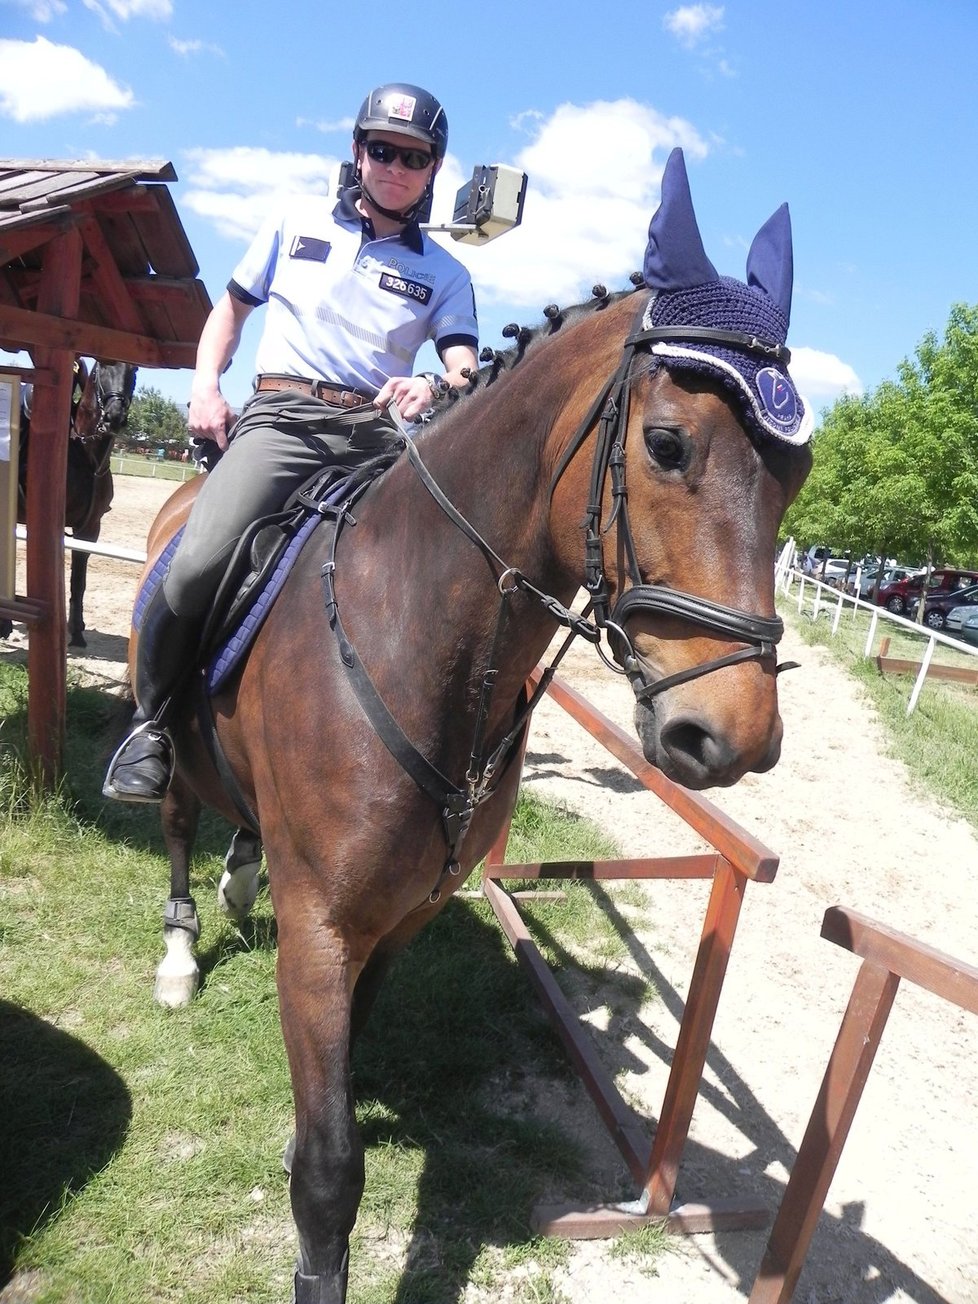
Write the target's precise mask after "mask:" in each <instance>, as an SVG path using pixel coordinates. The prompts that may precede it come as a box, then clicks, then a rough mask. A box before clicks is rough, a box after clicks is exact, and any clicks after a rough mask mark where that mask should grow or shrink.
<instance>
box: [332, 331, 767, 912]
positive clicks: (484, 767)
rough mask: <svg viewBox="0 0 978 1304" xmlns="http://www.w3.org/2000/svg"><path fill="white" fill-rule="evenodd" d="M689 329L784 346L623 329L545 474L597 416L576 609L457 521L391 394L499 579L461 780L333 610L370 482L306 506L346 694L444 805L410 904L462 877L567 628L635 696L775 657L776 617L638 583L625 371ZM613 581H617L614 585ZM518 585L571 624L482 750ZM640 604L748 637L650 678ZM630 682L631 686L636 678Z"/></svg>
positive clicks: (563, 462) (419, 470)
mask: <svg viewBox="0 0 978 1304" xmlns="http://www.w3.org/2000/svg"><path fill="white" fill-rule="evenodd" d="M691 336H692V337H695V338H698V339H701V340H707V341H709V342H711V343H718V344H726V345H730V344H734V345H735V346H736V347H737V348H741V349H747V350H748V351H750V352H760V353H763V354H764V356H766V357H768V358H770V357H774V358H777V359H778V360H782V359H784V360H786V358H787V349H785V348H784V347H783V346H782V345H778V344H770V343H766V342H764V341H761V340H758V339H757V338H756V337H754V336H752V335H747V334H744V333H742V332H738V331H725V330H716V331H713V330H709V331H707V330H704V329H702V328H699V327H697V328H686V327H683V328H678V327H656V328H653V329H650V330H642V331H639V332H638V333H637V334H633V335H631V336H629V338H628V339H626V341H625V344H624V355H623V357H622V360H621V363H620V364H619V367H618V369H617V371H616V372H615V374H614V375H613V376H612V377H611V379H610V380H609V381H608V382H607V384H606V385H605V386H604V387H603V388H602V390H601V392H600V393H599V394H598V395H597V397H596V398H595V399H594V402H593V403H592V404H591V407H590V408H589V410H588V412H587V415H586V416H585V418H584V420H583V422H582V423H581V425H580V427H579V429H578V430H577V433H576V434H575V436H574V438H573V439H572V440H571V441H570V443H569V444H568V445H567V447H566V449H565V450H564V453H563V455H562V456H561V458H560V461H559V463H558V465H557V468H556V470H555V472H554V475H553V478H552V480H551V483H550V496H551V499H552V498H553V493H554V490H555V489H556V487H557V484H558V483H559V481H560V479H561V477H562V476H563V474H564V472H565V471H566V470H567V467H568V466H569V465H570V463H571V461H572V460H573V458H574V456H575V455H576V453H577V452H578V451H579V450H580V449H581V447H582V446H583V445H584V443H585V442H586V441H587V439H588V438H589V436H590V435H591V432H592V431H593V430H594V429H595V426H598V427H599V430H598V437H597V442H596V446H595V452H594V459H593V462H592V466H591V483H590V491H589V495H588V505H587V511H586V516H585V522H584V529H585V547H584V572H585V576H584V582H585V587H586V589H587V591H588V593H589V594H590V601H589V603H588V606H587V608H586V610H585V611H584V612H583V613H582V614H578V613H577V612H574V611H572V610H570V609H569V608H568V607H566V606H565V605H564V604H563V603H562V602H560V601H559V600H558V599H557V598H555V597H553V596H551V595H549V594H547V593H544V592H542V591H541V590H540V589H538V588H536V587H535V586H534V585H533V584H532V583H531V582H530V581H529V580H528V579H527V577H526V576H525V575H524V574H523V573H522V572H521V571H520V570H519V569H518V568H517V567H514V566H509V565H507V563H506V562H505V561H504V560H503V559H502V557H500V556H499V554H498V553H497V552H496V551H495V550H494V549H493V548H492V546H491V545H490V544H489V543H487V541H486V540H485V539H484V538H483V537H482V536H481V535H480V534H479V532H478V531H477V530H476V529H475V527H474V526H473V525H472V524H471V522H469V521H468V520H466V518H465V517H464V516H463V515H462V514H461V512H459V510H458V509H457V508H456V507H455V505H454V504H453V503H452V502H451V501H450V500H449V499H448V498H447V497H446V495H445V494H444V492H443V491H442V489H441V488H440V486H439V485H438V484H437V483H436V481H435V480H434V479H433V477H432V476H431V473H430V472H429V471H428V468H427V467H426V466H425V464H424V462H423V460H422V458H421V454H420V453H419V452H418V450H417V448H416V446H415V443H414V440H413V438H412V437H411V432H410V431H408V430H407V428H406V427H405V426H404V424H403V422H402V421H401V418H400V416H399V414H398V411H397V408H396V406H395V405H394V404H393V403H391V404H390V405H389V406H388V412H389V414H390V416H391V419H392V420H393V422H394V424H395V425H396V426H398V428H399V429H400V430H401V432H402V434H403V435H404V447H405V454H406V456H407V460H408V462H409V463H410V465H411V467H412V469H413V470H414V472H415V474H416V475H417V476H418V478H419V479H420V481H421V483H422V484H423V485H424V487H425V489H426V490H427V491H428V493H429V494H430V495H431V497H432V498H433V499H434V501H435V503H437V505H438V506H439V508H440V509H441V510H442V511H443V512H444V513H445V515H446V516H447V517H448V518H449V519H450V520H451V521H452V522H453V524H454V525H455V526H456V527H457V528H458V529H459V530H461V532H462V533H463V534H464V535H465V536H466V537H467V538H468V539H469V540H470V541H471V542H472V543H473V544H474V545H475V546H476V547H477V548H478V549H479V551H480V552H481V553H482V555H483V556H484V558H485V559H486V561H487V562H488V564H489V567H490V569H491V571H492V573H493V575H494V578H495V582H496V588H497V590H498V592H499V595H500V603H499V609H498V612H497V617H496V626H495V632H494V634H493V636H492V641H491V645H490V648H489V652H488V660H487V662H486V665H485V668H484V670H483V672H482V683H481V689H480V694H479V704H478V707H477V710H476V715H475V721H474V724H473V737H472V744H471V747H470V753H469V764H468V769H467V771H466V774H465V778H464V781H463V783H461V784H458V783H456V782H454V781H453V780H451V779H449V778H448V777H447V776H445V775H444V774H442V773H441V772H440V771H439V770H438V769H437V768H436V767H435V766H434V765H432V763H431V762H430V761H429V760H428V759H427V758H426V757H425V756H424V755H423V754H422V753H421V752H420V751H419V750H418V749H417V748H416V747H415V746H414V744H413V743H412V742H411V740H410V739H409V738H407V737H406V736H405V734H404V733H403V731H402V730H401V728H400V726H399V724H398V723H397V720H396V719H395V718H394V716H393V714H392V713H391V711H390V708H389V707H388V706H387V704H386V702H385V701H384V700H383V698H382V696H381V695H380V693H379V692H378V690H377V688H376V686H375V685H374V683H373V681H372V680H371V678H370V675H369V673H368V671H367V669H366V667H365V666H364V664H363V662H362V661H361V660H360V657H359V655H358V654H357V651H356V649H355V647H354V646H353V644H352V642H351V641H350V639H349V636H348V635H347V633H346V631H345V629H344V627H343V622H342V620H341V618H340V611H339V604H338V602H337V598H336V590H335V583H334V577H335V572H336V549H337V543H338V540H339V536H340V533H341V530H342V528H343V526H344V525H345V524H348V523H355V519H356V518H355V517H354V516H353V515H352V513H351V508H352V506H353V504H354V502H355V500H356V497H357V496H358V495H359V493H361V492H363V491H364V490H365V489H366V488H367V485H366V484H364V485H362V486H361V487H360V489H359V490H358V491H357V494H356V495H354V497H352V498H351V497H349V496H348V497H346V498H345V499H340V500H337V499H333V500H331V501H324V502H321V503H319V504H315V505H314V506H315V510H317V511H318V512H320V513H321V514H322V515H323V516H324V517H326V518H327V519H328V520H329V521H330V522H331V524H332V538H331V542H330V545H329V550H328V559H327V561H326V562H325V563H324V564H323V566H322V568H321V579H322V584H323V597H324V603H325V607H326V613H327V617H328V619H329V623H330V626H331V627H332V629H333V632H334V634H335V635H336V638H337V642H338V645H339V652H340V659H341V661H342V663H343V666H344V668H345V669H346V672H347V675H348V676H349V679H350V683H351V685H352V687H353V690H354V693H355V694H356V696H357V699H358V700H359V702H360V705H361V707H362V708H363V710H364V712H365V714H366V715H367V718H368V719H369V720H370V722H371V724H372V725H373V728H374V730H375V731H376V733H377V735H378V736H379V738H380V739H381V741H382V742H383V743H384V745H385V746H386V747H387V749H388V751H389V752H390V753H391V755H392V756H393V757H394V758H395V759H396V760H397V761H398V762H399V764H400V765H401V767H402V768H403V769H404V770H405V771H406V772H407V773H408V774H409V775H410V776H411V778H412V779H413V780H414V782H415V783H416V784H417V785H418V787H419V788H420V789H421V790H422V791H423V792H425V793H426V794H427V795H428V796H429V797H430V798H431V799H432V800H433V801H434V802H435V803H436V804H437V805H438V806H439V807H440V808H441V817H442V827H443V831H444V835H445V841H446V843H447V846H448V854H447V857H446V860H445V862H444V865H443V867H442V871H441V873H440V875H439V878H438V881H437V882H436V884H435V887H434V889H433V891H432V892H431V893H430V895H429V897H428V898H427V900H426V901H425V902H423V903H422V905H421V906H419V907H418V909H423V908H424V907H425V906H426V905H428V904H432V903H434V902H436V901H438V900H439V898H440V896H441V891H442V885H443V883H444V882H445V880H446V879H448V878H450V877H457V876H458V875H459V873H460V868H459V854H460V850H461V846H462V842H463V841H464V839H465V836H466V834H467V832H468V829H469V825H470V823H471V820H472V816H473V814H474V812H475V810H476V809H477V807H478V806H480V805H481V804H482V803H483V802H484V801H487V800H488V799H489V798H490V797H491V796H492V795H493V793H494V792H495V790H496V788H497V787H498V785H499V782H500V780H501V779H502V776H503V775H504V774H505V773H506V771H507V769H508V767H509V765H510V764H511V762H512V761H513V760H514V758H515V757H516V756H517V755H518V754H519V743H520V740H521V738H522V736H523V733H524V731H525V729H526V726H527V723H528V721H529V718H530V716H531V715H532V713H533V710H534V709H535V707H536V705H537V704H538V702H539V701H540V700H541V698H542V697H543V695H544V693H545V692H546V691H547V688H548V687H549V685H550V683H551V681H552V679H553V676H554V674H555V672H556V669H557V665H558V663H559V662H560V660H561V659H562V657H563V656H564V653H565V652H566V651H567V649H568V647H569V646H570V644H571V642H572V641H573V640H574V638H576V637H578V636H582V637H584V638H585V639H587V641H588V642H591V643H594V644H595V645H596V647H597V648H598V650H599V652H600V651H601V647H600V644H601V637H602V633H603V632H604V631H607V633H608V636H609V642H610V644H611V649H612V654H613V656H614V658H615V661H616V662H617V663H618V664H617V665H613V663H612V662H611V661H607V658H604V659H605V660H606V661H607V664H609V665H612V668H613V669H615V670H620V671H621V673H624V674H627V675H628V676H629V678H630V679H631V681H632V685H633V688H635V692H636V695H637V696H638V698H639V699H640V700H642V699H645V698H651V697H654V696H655V695H656V694H658V693H661V692H664V691H665V690H666V689H667V688H671V687H673V686H674V685H676V684H680V683H685V682H686V681H687V680H690V679H696V678H698V677H699V676H700V675H706V674H710V673H711V672H712V671H714V670H719V669H721V668H722V667H723V666H730V665H735V664H738V663H739V662H741V661H749V660H750V661H753V660H762V659H764V658H767V657H771V658H773V657H774V655H775V651H774V649H775V646H776V645H777V643H778V642H779V641H780V639H781V637H782V635H783V633H784V625H783V623H782V621H781V620H780V619H778V618H777V617H774V618H769V617H767V616H757V615H753V614H751V613H749V612H744V611H739V610H737V609H736V608H733V607H725V606H722V605H721V604H720V603H717V602H712V601H710V600H709V599H708V598H701V597H697V596H695V595H694V594H691V593H683V592H681V591H680V590H678V589H669V588H665V587H663V586H661V585H654V584H644V583H643V582H642V578H641V571H640V569H639V565H638V559H637V553H636V549H635V543H634V538H633V535H632V530H631V526H630V524H629V519H628V502H627V494H626V490H625V437H626V433H627V429H628V407H629V390H630V380H629V376H630V373H631V369H632V366H633V362H634V358H635V354H636V352H637V351H638V350H639V349H640V348H643V347H645V346H646V345H649V344H651V343H653V342H654V341H656V340H675V339H682V340H688V339H689V338H691ZM609 476H610V477H611V492H612V499H613V504H612V510H611V514H610V517H609V520H608V522H607V524H606V525H604V526H602V523H601V518H602V500H603V497H604V489H605V485H606V483H607V480H608V477H609ZM310 505H313V504H310ZM616 522H617V523H618V529H619V533H620V538H621V541H622V544H623V551H624V555H625V559H626V560H625V570H626V572H627V579H628V580H629V581H630V583H629V584H628V586H627V587H624V590H623V592H622V593H621V596H620V597H619V598H618V601H617V602H616V603H615V605H614V607H613V608H612V609H611V610H610V611H609V592H610V590H609V587H608V583H607V579H606V576H605V568H604V558H603V548H602V539H603V537H604V536H605V535H606V534H607V533H608V532H609V531H610V529H611V527H612V525H614V524H615V523H616ZM622 587H623V586H621V585H619V588H622ZM518 593H522V594H524V595H526V596H527V597H529V598H531V599H533V600H535V601H537V602H539V603H541V604H542V605H543V606H544V608H545V609H546V610H547V612H548V613H549V615H550V616H551V617H552V618H553V619H554V620H555V621H556V622H557V623H558V624H559V625H563V626H564V627H566V628H567V629H568V630H569V634H568V636H567V638H566V639H565V641H564V643H563V645H562V646H561V647H560V648H559V649H558V651H557V653H556V655H555V656H554V657H553V659H552V660H551V663H550V665H549V666H547V667H546V669H545V670H543V671H542V673H541V675H540V678H539V680H538V683H537V685H536V687H535V689H534V690H533V693H532V695H531V696H530V697H529V698H526V697H525V695H524V698H523V700H522V702H521V703H520V704H519V705H518V706H517V709H516V712H515V718H514V719H513V721H512V723H511V725H510V727H509V729H508V730H507V731H506V734H505V736H504V737H503V738H502V739H501V740H500V741H499V742H497V744H496V746H495V747H493V748H492V749H491V750H490V749H489V747H488V746H487V743H486V730H487V725H488V721H489V716H490V707H491V702H492V696H493V691H494V688H495V684H496V679H497V676H498V673H499V667H498V664H497V662H498V655H497V654H498V652H499V649H500V647H501V642H502V636H503V631H504V629H505V627H506V624H507V621H508V617H509V611H510V601H511V599H512V598H513V597H514V596H515V595H516V594H518ZM639 612H652V613H654V614H658V615H668V616H673V617H680V618H682V619H684V620H687V621H689V622H691V623H693V624H695V625H700V626H702V627H703V628H704V629H708V630H709V631H710V632H711V633H714V634H720V635H722V636H724V637H726V638H730V639H736V640H737V641H739V642H742V643H745V644H746V645H747V646H746V647H744V648H741V649H739V650H738V651H736V652H731V653H729V654H728V655H727V656H723V657H716V658H714V659H713V660H711V661H704V662H702V663H701V664H700V665H697V666H691V667H689V668H688V669H686V670H683V671H680V672H678V673H677V674H674V675H668V676H666V677H665V678H662V679H658V680H652V679H650V678H649V676H648V673H647V672H646V669H645V667H644V664H643V662H642V660H641V658H640V656H639V655H638V653H637V652H636V651H635V649H634V647H633V645H632V643H631V640H630V639H629V637H628V635H627V633H626V632H625V624H626V622H627V621H628V620H629V619H630V617H631V616H632V615H634V614H636V613H639ZM602 655H603V654H602ZM786 668H787V666H779V667H777V669H778V670H781V669H786ZM636 682H637V683H638V687H635V685H636Z"/></svg>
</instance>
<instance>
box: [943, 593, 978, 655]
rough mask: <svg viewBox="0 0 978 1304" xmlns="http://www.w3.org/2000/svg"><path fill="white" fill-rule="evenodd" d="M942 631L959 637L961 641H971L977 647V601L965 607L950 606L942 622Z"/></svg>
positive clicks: (953, 636)
mask: <svg viewBox="0 0 978 1304" xmlns="http://www.w3.org/2000/svg"><path fill="white" fill-rule="evenodd" d="M944 633H945V634H950V635H951V637H952V638H959V639H961V641H962V643H971V644H973V645H974V646H975V647H978V603H971V604H970V605H969V606H966V607H952V608H951V610H950V611H949V612H948V613H947V620H946V621H945V622H944Z"/></svg>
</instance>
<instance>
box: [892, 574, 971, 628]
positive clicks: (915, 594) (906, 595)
mask: <svg viewBox="0 0 978 1304" xmlns="http://www.w3.org/2000/svg"><path fill="white" fill-rule="evenodd" d="M976 583H978V571H973V570H961V569H960V567H958V566H938V567H936V568H935V569H934V570H932V571H931V573H930V579H929V580H928V581H927V596H928V598H931V597H936V596H937V595H938V594H945V593H958V592H960V591H961V589H966V588H968V587H969V586H970V585H972V584H976ZM923 585H924V576H923V575H917V576H915V577H914V578H913V579H903V580H896V581H894V582H893V583H892V584H881V585H880V595H879V598H878V599H877V601H878V602H879V605H880V606H881V607H885V608H886V609H887V611H892V612H893V613H894V615H897V616H902V615H903V614H904V612H906V611H907V609H908V608H909V606H910V603H911V602H912V601H913V600H914V598H917V599H918V600H919V598H920V594H921V591H922V589H923ZM953 605H954V604H953V603H952V604H951V606H953ZM948 610H950V608H948Z"/></svg>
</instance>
